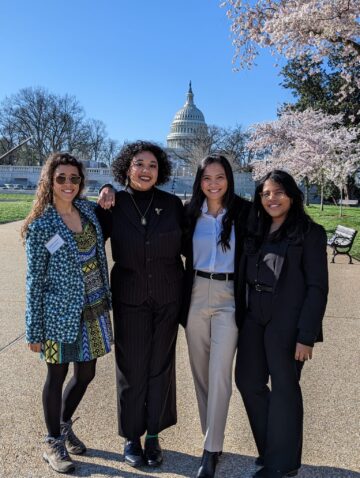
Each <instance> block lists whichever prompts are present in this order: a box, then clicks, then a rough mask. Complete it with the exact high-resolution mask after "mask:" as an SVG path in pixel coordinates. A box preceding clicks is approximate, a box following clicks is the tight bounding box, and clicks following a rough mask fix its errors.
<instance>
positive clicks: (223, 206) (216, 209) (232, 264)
mask: <svg viewBox="0 0 360 478" xmlns="http://www.w3.org/2000/svg"><path fill="white" fill-rule="evenodd" d="M249 207H250V204H249V203H248V202H247V201H245V200H243V199H241V198H240V197H238V196H236V195H235V193H234V178H233V172H232V169H231V166H230V164H229V162H228V160H227V159H226V158H225V157H224V156H221V155H213V156H208V157H206V158H205V159H204V160H203V161H202V162H201V163H200V164H199V166H198V170H197V173H196V177H195V181H194V186H193V195H192V198H191V200H190V202H189V204H187V205H186V208H185V211H186V212H185V215H186V216H185V217H186V221H185V233H184V237H185V239H184V256H185V258H186V272H185V287H184V301H183V309H182V314H181V323H182V324H183V325H184V327H185V332H186V338H187V343H188V348H189V357H190V364H191V370H192V374H193V378H194V384H195V390H196V397H197V401H198V407H199V414H200V421H201V427H202V432H203V434H204V437H205V441H204V453H203V457H202V461H201V465H200V468H199V471H198V473H197V478H212V477H213V476H214V474H215V468H216V464H217V461H218V457H219V455H220V454H221V453H222V448H223V442H224V431H225V425H226V418H227V413H228V407H229V401H230V396H231V391H232V364H233V360H234V355H235V350H236V346H237V339H238V327H237V315H238V310H239V307H240V306H241V304H238V303H237V299H236V294H235V291H236V289H237V283H238V281H237V273H238V267H237V265H238V264H239V257H240V253H241V249H242V244H243V234H244V229H245V222H246V218H247V214H248V211H249Z"/></svg>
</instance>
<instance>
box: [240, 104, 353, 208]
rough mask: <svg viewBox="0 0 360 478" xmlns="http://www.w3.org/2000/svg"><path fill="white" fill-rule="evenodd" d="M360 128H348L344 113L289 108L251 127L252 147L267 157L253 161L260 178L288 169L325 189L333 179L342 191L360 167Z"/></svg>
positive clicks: (294, 174) (256, 173)
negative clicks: (272, 170) (271, 172)
mask: <svg viewBox="0 0 360 478" xmlns="http://www.w3.org/2000/svg"><path fill="white" fill-rule="evenodd" d="M359 134H360V130H359V128H358V127H353V128H349V127H345V126H344V125H343V115H342V114H337V115H327V114H324V113H323V112H321V111H318V110H312V109H307V110H305V111H301V112H300V111H285V112H283V114H282V115H281V116H280V117H279V119H278V120H276V121H272V122H267V123H260V124H256V125H254V126H253V127H252V129H251V138H250V141H249V145H248V146H249V148H250V150H251V151H252V152H253V153H254V154H255V157H256V156H257V155H259V154H260V155H264V154H265V155H266V156H265V159H263V160H259V159H255V160H254V161H253V168H254V169H253V175H254V178H255V179H259V178H260V177H262V176H263V175H264V174H265V173H266V172H268V171H270V170H271V169H275V168H276V169H285V170H287V171H288V172H289V173H290V174H292V175H293V176H294V178H295V179H296V180H297V181H299V182H300V181H303V182H304V183H305V184H306V183H308V184H316V185H319V186H320V189H321V208H322V207H323V189H324V185H325V183H326V181H329V180H330V181H333V182H334V183H335V184H336V185H337V186H338V187H339V188H341V190H342V189H343V188H344V186H345V184H346V179H347V177H348V176H349V175H351V174H353V173H354V172H355V171H356V170H357V168H359V167H360V144H359V142H358V137H359Z"/></svg>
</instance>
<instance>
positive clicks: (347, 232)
mask: <svg viewBox="0 0 360 478" xmlns="http://www.w3.org/2000/svg"><path fill="white" fill-rule="evenodd" d="M356 234H357V231H356V230H355V229H351V228H350V227H345V226H340V225H339V226H336V230H335V233H334V235H333V236H332V237H330V239H328V241H327V243H328V246H330V247H332V248H333V257H332V261H331V262H332V263H334V262H335V256H337V255H338V254H346V255H347V256H348V257H349V264H352V263H353V262H352V257H351V255H350V250H351V247H352V245H353V242H354V239H355V236H356Z"/></svg>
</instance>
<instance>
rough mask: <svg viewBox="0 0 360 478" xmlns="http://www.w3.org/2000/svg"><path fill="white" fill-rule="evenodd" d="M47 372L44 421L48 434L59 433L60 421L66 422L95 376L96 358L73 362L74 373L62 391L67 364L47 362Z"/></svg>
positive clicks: (44, 394)
mask: <svg viewBox="0 0 360 478" xmlns="http://www.w3.org/2000/svg"><path fill="white" fill-rule="evenodd" d="M47 367H48V373H47V377H46V382H45V384H44V389H43V395H42V399H43V407H44V415H45V423H46V427H47V430H48V433H49V436H52V437H58V436H59V435H60V421H61V422H67V421H68V420H70V418H71V417H72V415H73V413H74V412H75V410H76V408H77V406H78V405H79V403H80V402H81V399H82V398H83V396H84V394H85V392H86V389H87V387H88V385H89V383H90V382H91V380H92V379H93V378H94V377H95V369H96V359H95V360H91V361H89V362H75V363H74V375H73V377H72V378H71V380H70V381H69V383H68V384H67V386H66V388H65V391H64V394H63V393H62V389H63V385H64V381H65V378H66V375H67V373H68V370H69V364H68V363H64V364H50V363H47Z"/></svg>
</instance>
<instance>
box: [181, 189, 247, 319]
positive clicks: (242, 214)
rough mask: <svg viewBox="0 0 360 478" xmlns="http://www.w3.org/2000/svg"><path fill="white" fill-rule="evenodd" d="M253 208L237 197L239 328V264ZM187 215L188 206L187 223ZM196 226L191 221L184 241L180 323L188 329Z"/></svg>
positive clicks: (236, 255)
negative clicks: (248, 220) (249, 216)
mask: <svg viewBox="0 0 360 478" xmlns="http://www.w3.org/2000/svg"><path fill="white" fill-rule="evenodd" d="M250 207H251V203H250V202H249V201H246V200H245V199H242V198H240V197H239V196H235V219H234V227H235V270H234V273H235V280H234V291H235V307H236V323H237V325H238V326H239V324H240V317H241V315H242V314H241V312H240V310H241V309H240V308H241V304H240V300H239V299H240V295H239V294H238V293H237V290H238V287H239V285H238V278H239V263H240V256H241V252H242V247H243V242H244V236H245V228H246V222H247V216H248V214H249V210H250ZM186 215H187V205H185V221H186ZM195 226H196V220H192V221H190V223H189V224H188V225H187V227H188V228H189V231H190V233H189V234H186V237H185V239H184V241H183V255H184V257H185V275H184V287H183V301H182V307H181V312H180V323H181V324H182V325H183V326H184V327H186V324H187V318H188V313H189V309H190V303H191V294H192V287H193V282H194V256H193V242H192V238H193V235H194V230H195Z"/></svg>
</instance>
